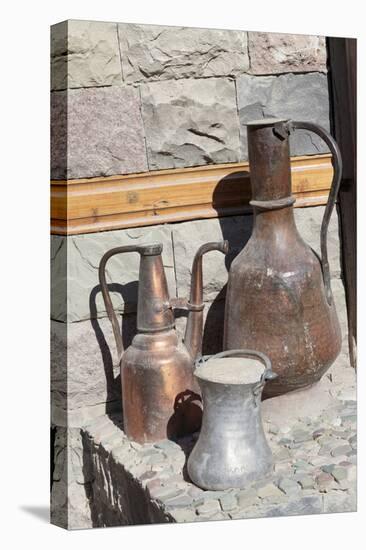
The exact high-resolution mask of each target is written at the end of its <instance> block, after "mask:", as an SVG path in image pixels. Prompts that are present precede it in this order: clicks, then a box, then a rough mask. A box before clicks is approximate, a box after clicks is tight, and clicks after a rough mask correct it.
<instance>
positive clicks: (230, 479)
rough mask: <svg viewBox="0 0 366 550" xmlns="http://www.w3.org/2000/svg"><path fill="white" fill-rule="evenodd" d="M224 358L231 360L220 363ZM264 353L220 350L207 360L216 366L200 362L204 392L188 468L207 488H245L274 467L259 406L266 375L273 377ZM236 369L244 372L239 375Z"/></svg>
mask: <svg viewBox="0 0 366 550" xmlns="http://www.w3.org/2000/svg"><path fill="white" fill-rule="evenodd" d="M234 356H235V361H236V363H234V364H233V361H232V359H231V357H234ZM222 357H230V359H225V361H224V364H223V365H222V366H221V365H220V361H221V358H222ZM239 357H240V359H239ZM243 357H244V358H252V359H251V360H250V362H249V363H250V364H245V363H243V360H242V358H243ZM263 358H264V356H263V354H260V353H257V352H253V351H249V350H232V351H230V352H226V354H225V353H221V354H218V355H216V356H213V358H211V359H210V360H209V361H208V362H207V363H206V365H207V366H210V363H211V364H212V367H215V365H216V364H218V367H215V368H213V369H210V372H209V374H207V372H205V366H203V367H202V364H204V362H205V360H206V359H207V358H203V360H201V361H199V362H198V366H197V369H196V371H195V374H196V376H197V379H198V382H199V385H200V387H201V392H202V400H203V418H202V427H201V432H200V435H199V438H198V441H197V443H196V445H195V447H194V448H193V450H192V452H191V454H190V456H189V459H188V464H187V469H188V474H189V476H190V478H191V480H192V481H193V483H195V484H196V485H198V486H199V487H201V488H203V489H209V490H224V489H228V488H245V487H246V486H248V485H250V484H251V483H252V482H254V481H256V480H258V479H262V478H265V477H266V476H267V475H268V474H269V473H270V472H271V470H272V466H273V463H272V452H271V450H270V448H269V446H268V443H267V441H266V438H265V434H264V431H263V426H262V420H261V410H260V400H261V393H262V388H263V385H264V383H265V380H266V377H267V376H268V375H269V376H271V370H270V364H269V361H268V358H265V359H264V360H263ZM218 359H219V360H220V361H218ZM253 359H254V360H253ZM266 365H267V366H269V368H266ZM233 367H234V368H233ZM258 367H259V368H258ZM237 369H240V370H241V371H242V374H240V375H239V376H238V373H237V372H235V370H237ZM243 369H244V371H245V370H246V369H250V370H251V372H248V373H245V372H243ZM254 371H255V372H254ZM247 374H249V378H248V377H247Z"/></svg>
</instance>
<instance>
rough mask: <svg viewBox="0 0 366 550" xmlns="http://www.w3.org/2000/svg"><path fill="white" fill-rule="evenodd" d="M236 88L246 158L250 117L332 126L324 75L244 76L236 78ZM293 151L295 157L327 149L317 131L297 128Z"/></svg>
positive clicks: (244, 157) (291, 148) (292, 143)
mask: <svg viewBox="0 0 366 550" xmlns="http://www.w3.org/2000/svg"><path fill="white" fill-rule="evenodd" d="M236 89H237V99H238V109H239V117H240V130H241V135H240V137H241V143H242V159H243V160H246V159H247V158H248V155H247V131H246V126H245V124H246V123H247V122H249V121H250V120H256V119H261V118H265V117H279V118H289V119H292V120H300V121H308V122H315V123H316V124H319V125H320V126H322V127H323V128H325V129H329V95H328V82H327V76H326V75H325V74H321V73H311V74H284V75H279V76H252V75H242V76H240V77H238V79H237V81H236ZM290 150H291V154H292V155H294V156H296V155H314V154H319V153H324V152H326V151H327V150H328V149H327V147H326V146H325V144H324V142H323V141H322V140H321V139H320V138H319V137H318V136H317V135H315V134H314V133H312V132H308V131H305V130H296V131H295V132H294V134H293V135H292V136H291V138H290Z"/></svg>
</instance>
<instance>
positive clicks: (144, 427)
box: [99, 241, 228, 443]
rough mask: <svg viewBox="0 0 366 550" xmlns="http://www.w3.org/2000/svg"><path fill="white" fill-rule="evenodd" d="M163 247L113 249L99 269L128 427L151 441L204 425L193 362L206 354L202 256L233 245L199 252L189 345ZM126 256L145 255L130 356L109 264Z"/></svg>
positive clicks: (190, 306)
mask: <svg viewBox="0 0 366 550" xmlns="http://www.w3.org/2000/svg"><path fill="white" fill-rule="evenodd" d="M162 248H163V247H162V245H161V244H154V245H148V246H122V247H118V248H114V249H112V250H109V251H108V252H107V253H106V254H105V255H104V256H103V258H102V260H101V262H100V265H99V280H100V285H101V289H102V294H103V299H104V302H105V306H106V310H107V313H108V317H109V319H110V321H111V323H112V326H113V332H114V336H115V339H116V343H117V350H118V354H119V358H118V361H120V362H121V383H122V405H123V418H124V429H125V432H126V434H127V436H128V437H129V438H130V439H133V440H135V441H138V442H140V443H147V442H153V441H158V440H161V439H165V438H167V437H172V436H176V435H181V434H184V433H189V432H190V431H195V430H197V429H198V428H199V427H200V422H201V416H202V409H201V403H200V395H199V388H198V385H197V384H196V382H195V381H194V378H193V363H194V360H195V359H196V357H197V355H199V354H200V353H201V345H202V326H203V317H202V316H203V307H204V306H203V296H202V293H203V289H202V255H203V254H205V253H206V252H208V251H210V250H219V251H221V252H223V253H225V254H226V252H227V249H228V243H227V241H221V242H215V243H208V244H205V245H203V246H201V248H200V249H199V250H198V251H197V253H196V256H195V258H194V261H193V266H192V280H191V288H192V290H191V297H190V301H189V302H188V303H187V301H185V307H186V309H188V320H187V326H186V335H185V339H184V344H185V345H183V344H182V343H181V342H179V341H178V337H177V334H176V331H175V322H174V313H173V308H174V307H176V306H178V307H179V308H180V309H181V308H182V305H183V304H182V301H181V300H180V301H177V300H174V299H172V300H170V298H169V295H168V288H167V282H166V277H165V272H164V267H163V262H162V258H161V252H162ZM123 252H138V253H139V254H140V257H141V260H140V272H139V289H138V307H137V334H136V336H135V337H134V338H133V340H132V343H131V345H130V346H129V347H128V348H127V349H126V351H125V352H124V349H123V342H122V335H121V332H120V329H119V324H118V320H117V316H116V314H115V312H114V310H113V305H112V302H111V298H110V295H109V292H108V287H107V282H106V277H105V266H106V263H107V261H108V260H109V258H110V257H111V256H114V255H115V254H120V253H123Z"/></svg>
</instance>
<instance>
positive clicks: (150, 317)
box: [137, 247, 175, 333]
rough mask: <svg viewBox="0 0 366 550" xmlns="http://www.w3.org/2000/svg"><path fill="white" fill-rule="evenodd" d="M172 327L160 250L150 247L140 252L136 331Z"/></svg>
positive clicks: (155, 330)
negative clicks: (144, 251)
mask: <svg viewBox="0 0 366 550" xmlns="http://www.w3.org/2000/svg"><path fill="white" fill-rule="evenodd" d="M174 327H175V323H174V314H173V310H172V307H171V305H170V301H169V294H168V285H167V281H166V277H165V271H164V266H163V262H162V257H161V250H160V251H159V249H158V248H157V247H155V248H154V247H151V251H149V250H147V252H146V253H143V254H141V261H140V273H139V289H138V306H137V331H138V332H147V333H154V332H160V331H164V330H171V329H173V328H174Z"/></svg>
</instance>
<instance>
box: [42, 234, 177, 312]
mask: <svg viewBox="0 0 366 550" xmlns="http://www.w3.org/2000/svg"><path fill="white" fill-rule="evenodd" d="M65 239H67V316H66V311H65V307H64V292H65V283H64V280H63V278H62V277H59V283H58V285H57V284H56V283H55V286H54V287H53V293H54V295H55V298H54V300H53V304H54V308H53V311H52V318H53V319H54V320H58V321H69V322H72V321H80V320H82V319H89V318H91V317H103V316H105V315H106V311H105V307H104V302H103V298H102V295H101V292H100V289H99V278H98V267H99V263H100V260H101V258H102V256H103V254H104V253H105V252H107V251H108V250H109V249H111V248H114V247H116V246H124V245H126V246H127V245H141V244H151V243H162V244H163V255H162V258H163V265H164V268H165V272H166V277H167V281H168V288H169V291H170V293H171V295H172V296H175V294H176V287H175V276H174V259H173V249H172V241H171V230H170V228H169V226H153V227H141V228H131V229H120V230H118V231H106V232H103V233H90V234H84V235H75V236H69V237H60V238H59V239H58V240H57V243H58V242H59V241H62V240H65ZM64 246H65V245H64ZM62 250H63V248H62V246H61V245H60V246H59V248H56V251H55V253H54V257H53V261H52V269H53V271H54V272H55V273H58V272H60V273H61V274H62V275H63V274H64V272H65V270H64V262H65V255H64V254H62ZM139 265H140V260H139V255H138V254H137V253H128V254H119V255H117V256H115V257H113V258H111V259H110V260H109V261H108V263H107V270H106V273H107V281H108V283H113V286H112V288H111V297H112V302H113V305H114V308H115V310H117V311H119V312H123V311H126V310H127V311H129V312H133V311H136V305H137V286H138V283H137V282H138V279H139ZM58 294H60V297H59V296H58Z"/></svg>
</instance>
